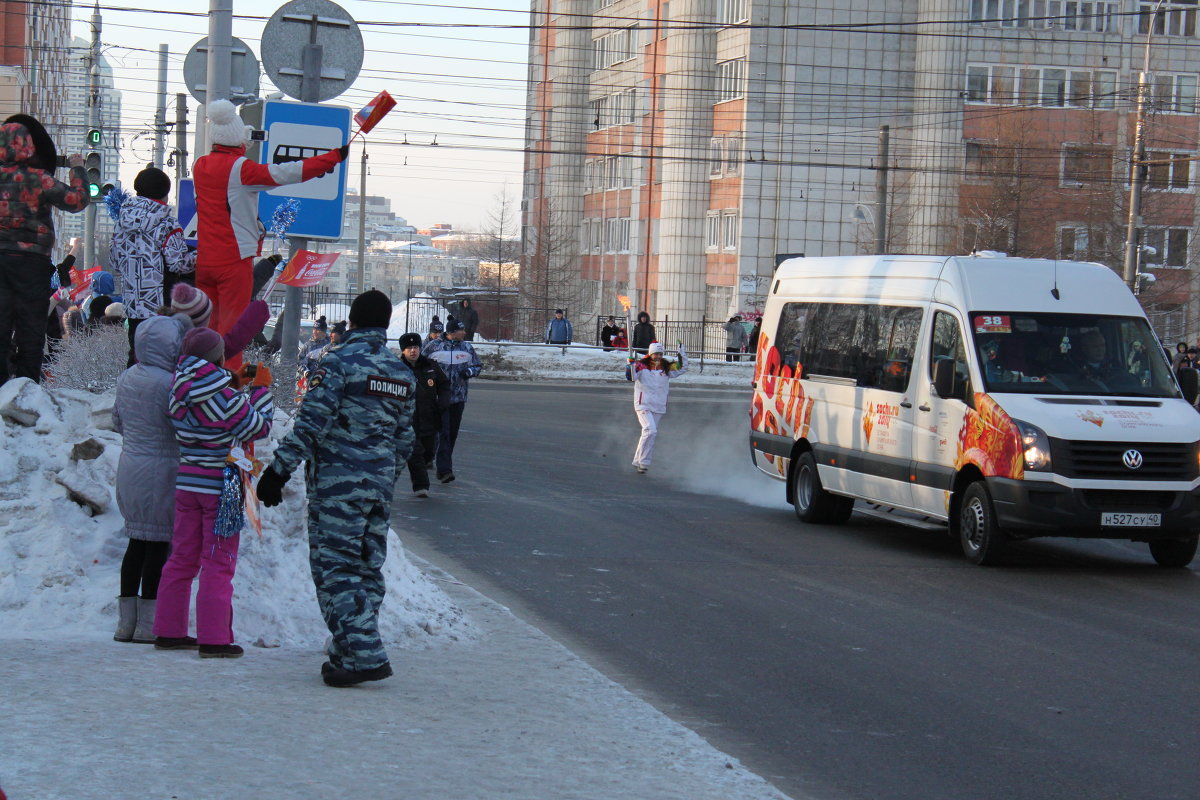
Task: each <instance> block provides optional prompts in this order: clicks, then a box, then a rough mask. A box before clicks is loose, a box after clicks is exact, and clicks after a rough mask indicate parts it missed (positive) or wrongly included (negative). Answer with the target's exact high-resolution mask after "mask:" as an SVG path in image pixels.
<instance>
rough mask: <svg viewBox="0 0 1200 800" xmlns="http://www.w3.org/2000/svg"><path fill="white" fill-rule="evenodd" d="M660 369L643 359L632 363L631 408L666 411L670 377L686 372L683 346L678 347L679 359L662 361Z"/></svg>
mask: <svg viewBox="0 0 1200 800" xmlns="http://www.w3.org/2000/svg"><path fill="white" fill-rule="evenodd" d="M661 363H662V366H663V368H662V369H651V368H650V367H648V366H646V362H645V360H642V361H636V362H634V363H633V364H632V367H633V369H632V370H631V372H630V380H632V381H633V409H634V410H635V411H653V412H654V413H655V414H665V413H667V395H668V394H670V392H671V378H677V377H679V376H680V375H682V374H683V373H685V372H687V368H688V357H687V353H686V352H684V349H683V347H680V348H679V361H666V360H664V361H662V362H661Z"/></svg>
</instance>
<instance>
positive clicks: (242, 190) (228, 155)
mask: <svg viewBox="0 0 1200 800" xmlns="http://www.w3.org/2000/svg"><path fill="white" fill-rule="evenodd" d="M341 161H342V154H341V152H340V151H338V150H330V151H329V152H328V153H322V154H321V155H319V156H312V157H311V158H306V159H304V160H303V161H288V162H285V163H283V164H259V163H258V162H257V161H251V160H250V159H248V158H246V148H244V147H230V146H228V145H223V144H218V145H213V149H212V152H211V153H209V154H208V155H206V156H201V157H200V158H198V159H196V165H195V168H194V171H193V177H194V179H195V181H196V214H197V216H198V220H197V223H198V224H197V233H196V238H197V239H198V240H199V247H197V252H196V263H197V265H199V266H203V265H208V264H212V265H214V266H215V265H218V264H232V263H235V262H237V261H241V260H242V259H245V258H251V257H252V256H256V255H258V253H259V246H260V243H261V241H262V235H261V233H260V230H259V226H258V193H259V192H263V191H267V190H269V189H274V188H275V187H277V186H286V185H288V184H290V183H303V182H304V181H307V180H311V179H313V178H319V177H321V176H322V175H326V174H328V173H330V172H333V170H334V169H335V168H336V167H337V165H338V164H340V163H341Z"/></svg>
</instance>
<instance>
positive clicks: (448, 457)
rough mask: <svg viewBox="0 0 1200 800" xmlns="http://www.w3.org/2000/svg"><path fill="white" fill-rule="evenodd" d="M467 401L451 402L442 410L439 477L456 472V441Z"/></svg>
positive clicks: (438, 445) (438, 449)
mask: <svg viewBox="0 0 1200 800" xmlns="http://www.w3.org/2000/svg"><path fill="white" fill-rule="evenodd" d="M466 407H467V404H466V403H451V404H450V405H449V406H448V407H447V408H446V410H445V411H443V412H442V429H441V431H439V432H438V444H437V474H438V477H439V478H440V477H442V476H443V475H448V474H449V473H451V472H454V443H455V442H456V441H458V428H459V426H460V425H462V418H463V411H464V410H465V409H466Z"/></svg>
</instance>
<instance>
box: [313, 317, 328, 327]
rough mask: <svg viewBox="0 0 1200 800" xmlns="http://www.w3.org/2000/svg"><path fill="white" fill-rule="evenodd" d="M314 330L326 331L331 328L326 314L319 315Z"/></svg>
mask: <svg viewBox="0 0 1200 800" xmlns="http://www.w3.org/2000/svg"><path fill="white" fill-rule="evenodd" d="M313 330H317V331H326V330H329V322H328V321H327V320H326V319H325V315H324V314H322V315H321V316H319V317H317V321H316V323H314V324H313Z"/></svg>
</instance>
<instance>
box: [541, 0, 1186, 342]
mask: <svg viewBox="0 0 1200 800" xmlns="http://www.w3.org/2000/svg"><path fill="white" fill-rule="evenodd" d="M1155 5H1156V4H1155V3H1154V2H1143V1H1141V0H1121V1H1120V2H1065V1H1063V0H897V2H892V3H877V2H869V0H843V1H841V2H834V1H833V0H819V1H818V2H806V1H800V2H797V1H796V0H792V2H784V0H615V1H614V0H534V2H533V4H532V18H533V21H534V23H535V27H534V28H533V30H532V33H531V39H530V58H529V61H530V63H529V84H528V85H529V94H528V115H527V121H526V144H527V152H528V154H527V157H526V171H525V184H524V192H523V207H522V211H523V224H524V237H523V238H524V241H525V254H524V258H523V266H524V269H523V277H522V280H523V290H524V291H525V292H526V294H527V295H530V296H531V297H537V296H538V293H539V292H541V293H542V294H544V295H546V297H545V299H547V300H548V301H549V302H551V303H554V302H556V301H559V300H561V301H564V302H567V301H570V302H571V304H572V306H573V307H574V308H579V309H586V311H590V312H592V313H596V314H607V313H610V312H611V311H613V310H614V309H616V298H617V296H618V295H629V296H630V297H631V298H633V302H634V303H635V305H636V306H637V307H638V308H645V309H647V310H649V311H650V312H651V314H652V315H653V316H655V317H656V318H662V317H664V316H670V317H672V318H675V319H699V318H700V317H701V316H702V315H703V316H707V317H708V318H710V319H720V318H724V317H726V316H728V315H729V314H731V313H735V312H739V311H752V310H755V309H757V308H761V304H762V301H763V298H764V296H765V294H766V292H767V290H768V289H769V285H770V279H771V276H772V274H773V272H774V268H775V265H776V263H777V258H780V257H783V256H786V255H791V254H799V253H803V254H806V255H811V256H822V255H849V254H854V253H862V252H872V251H873V249H874V247H875V240H876V226H877V225H879V224H880V223H883V224H885V225H886V229H885V231H884V233H885V236H884V240H885V248H886V250H887V251H889V252H913V253H930V254H939V253H958V252H967V251H970V250H972V249H1000V250H1006V251H1008V252H1011V253H1014V254H1021V255H1031V256H1045V257H1055V256H1061V257H1086V258H1091V259H1095V260H1101V261H1103V262H1104V263H1108V264H1109V265H1110V266H1113V267H1115V268H1118V269H1119V268H1120V250H1121V244H1122V241H1123V239H1124V229H1123V226H1124V214H1125V209H1126V207H1127V205H1126V204H1127V201H1128V191H1129V189H1128V174H1129V162H1130V146H1131V141H1132V132H1133V129H1134V123H1135V109H1136V102H1135V100H1136V86H1137V79H1138V73H1139V71H1140V70H1141V67H1142V62H1143V58H1144V57H1145V55H1146V53H1147V47H1148V50H1149V58H1150V71H1151V73H1152V74H1151V80H1150V84H1151V86H1152V89H1151V92H1150V98H1149V103H1148V104H1147V111H1148V113H1147V115H1146V135H1147V149H1148V151H1149V154H1150V155H1149V158H1150V160H1151V162H1152V163H1151V164H1150V165H1149V166H1148V180H1147V185H1146V191H1145V193H1144V195H1143V197H1144V200H1143V210H1144V214H1143V222H1144V225H1145V231H1144V241H1143V244H1144V245H1145V247H1143V248H1142V249H1141V253H1142V259H1143V261H1142V265H1141V266H1142V268H1143V269H1144V270H1145V271H1147V272H1149V273H1150V274H1153V275H1155V277H1157V278H1158V280H1157V281H1156V282H1155V283H1153V284H1150V283H1149V281H1146V282H1145V283H1143V285H1142V286H1143V291H1144V294H1143V300H1144V302H1145V304H1146V305H1147V308H1148V310H1149V311H1150V312H1151V314H1152V316H1153V317H1154V318H1155V319H1156V321H1157V322H1158V323H1159V324H1160V333H1162V334H1163V335H1166V336H1177V335H1181V334H1182V333H1183V332H1184V331H1190V332H1191V333H1192V335H1194V334H1195V333H1196V330H1194V329H1197V328H1200V323H1198V322H1197V314H1196V311H1195V308H1194V305H1195V304H1194V303H1193V302H1192V301H1191V298H1192V297H1193V296H1194V295H1195V294H1196V292H1195V291H1194V289H1195V277H1194V276H1195V269H1194V265H1195V261H1196V257H1195V253H1193V250H1194V249H1195V248H1194V247H1192V240H1193V238H1194V235H1195V230H1196V207H1195V180H1194V172H1195V169H1194V168H1193V167H1192V166H1191V165H1192V163H1193V162H1191V161H1189V160H1188V159H1189V158H1191V157H1192V156H1194V155H1195V154H1196V152H1197V147H1198V138H1200V137H1198V134H1200V131H1198V126H1197V122H1198V117H1197V116H1196V108H1195V104H1196V80H1197V75H1198V74H1200V59H1198V58H1197V56H1196V55H1194V53H1195V52H1196V36H1197V20H1196V16H1197V11H1198V6H1197V2H1196V0H1182V1H1171V0H1167V1H1165V2H1163V3H1162V4H1161V6H1162V7H1161V9H1160V11H1161V13H1160V14H1159V15H1158V16H1157V17H1153V18H1152V17H1151V15H1150V12H1151V11H1152V10H1153V8H1154V7H1155ZM1148 41H1149V43H1150V44H1149V45H1147V42H1148ZM884 125H886V126H888V128H889V132H888V148H889V155H888V159H887V161H886V166H887V167H888V168H889V169H888V170H887V175H886V177H887V189H886V192H884V193H883V198H884V199H883V202H882V203H881V202H880V201H879V185H878V182H877V179H878V178H879V176H880V170H878V169H876V168H877V167H879V166H883V165H884V162H882V161H881V160H880V156H879V150H880V138H881V134H880V127H881V126H884ZM555 293H557V295H556V294H555ZM586 311H585V313H586ZM577 316H578V315H577Z"/></svg>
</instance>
